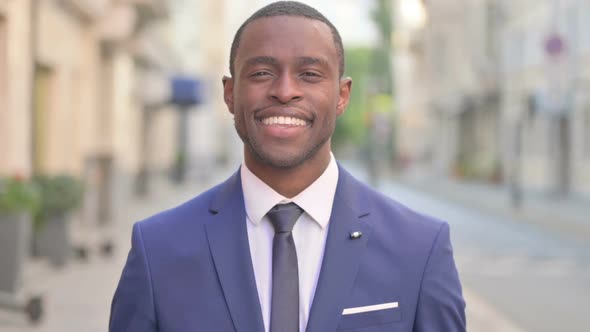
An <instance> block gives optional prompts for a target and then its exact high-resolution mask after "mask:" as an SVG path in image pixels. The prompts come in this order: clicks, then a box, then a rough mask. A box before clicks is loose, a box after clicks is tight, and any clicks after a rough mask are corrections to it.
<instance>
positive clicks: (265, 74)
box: [250, 70, 322, 82]
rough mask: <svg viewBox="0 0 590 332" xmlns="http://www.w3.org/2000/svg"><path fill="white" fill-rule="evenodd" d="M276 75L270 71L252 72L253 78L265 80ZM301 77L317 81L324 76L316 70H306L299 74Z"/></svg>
mask: <svg viewBox="0 0 590 332" xmlns="http://www.w3.org/2000/svg"><path fill="white" fill-rule="evenodd" d="M272 76H274V74H273V73H271V72H269V71H264V70H263V71H257V72H254V73H252V74H250V77H251V78H253V79H259V80H265V79H267V78H269V77H272ZM299 77H300V78H301V79H303V80H306V81H311V82H315V81H318V80H319V79H321V78H322V75H321V74H320V73H318V72H315V71H304V72H301V73H300V74H299Z"/></svg>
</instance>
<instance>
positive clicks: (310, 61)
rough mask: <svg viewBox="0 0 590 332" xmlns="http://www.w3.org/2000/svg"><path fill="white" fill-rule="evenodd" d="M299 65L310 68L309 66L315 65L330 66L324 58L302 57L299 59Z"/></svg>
mask: <svg viewBox="0 0 590 332" xmlns="http://www.w3.org/2000/svg"><path fill="white" fill-rule="evenodd" d="M297 64H298V65H300V66H308V65H315V64H319V65H322V66H328V61H327V60H326V59H324V58H316V57H309V56H302V57H299V58H297Z"/></svg>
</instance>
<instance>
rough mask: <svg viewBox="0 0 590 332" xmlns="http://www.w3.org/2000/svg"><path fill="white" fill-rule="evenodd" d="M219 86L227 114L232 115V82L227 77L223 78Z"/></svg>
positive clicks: (231, 79)
mask: <svg viewBox="0 0 590 332" xmlns="http://www.w3.org/2000/svg"><path fill="white" fill-rule="evenodd" d="M221 84H223V101H225V105H227V109H228V110H229V112H230V113H231V114H234V80H233V78H231V77H229V76H223V78H222V79H221Z"/></svg>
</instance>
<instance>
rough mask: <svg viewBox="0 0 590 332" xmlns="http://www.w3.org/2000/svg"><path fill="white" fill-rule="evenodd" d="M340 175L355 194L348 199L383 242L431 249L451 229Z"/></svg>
mask: <svg viewBox="0 0 590 332" xmlns="http://www.w3.org/2000/svg"><path fill="white" fill-rule="evenodd" d="M341 174H342V175H343V176H344V177H345V178H346V182H348V185H347V186H348V187H350V188H354V190H352V191H355V192H356V194H355V195H354V196H353V195H348V196H349V197H356V198H353V200H356V201H357V202H358V203H357V204H358V205H360V206H362V209H364V211H366V212H367V217H366V218H363V219H365V220H366V222H367V223H369V224H370V226H371V228H372V229H373V233H374V234H378V235H377V236H378V237H384V240H385V239H392V238H396V239H400V241H402V242H406V241H407V240H409V241H410V242H411V241H414V243H415V244H416V245H418V244H420V243H422V244H423V245H426V246H428V243H430V244H431V243H432V242H433V241H434V240H435V238H436V237H437V236H438V234H439V233H440V232H441V231H442V230H443V229H445V228H448V224H447V222H445V221H443V220H440V219H438V218H436V217H433V216H429V215H426V214H423V213H421V212H419V211H416V210H414V209H411V208H409V207H407V206H406V205H404V204H402V203H400V202H399V201H397V200H395V199H394V198H391V197H388V196H386V195H384V194H383V193H381V192H379V191H377V190H375V189H373V188H371V187H370V186H368V185H367V184H365V183H362V182H361V181H359V180H357V179H356V178H354V177H353V176H351V175H350V174H348V173H347V172H345V171H344V172H341ZM349 191H351V190H349Z"/></svg>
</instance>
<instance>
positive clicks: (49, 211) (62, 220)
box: [33, 175, 84, 266]
mask: <svg viewBox="0 0 590 332" xmlns="http://www.w3.org/2000/svg"><path fill="white" fill-rule="evenodd" d="M34 181H35V183H37V185H38V187H39V190H40V193H41V205H40V207H39V209H38V212H37V214H36V215H35V234H34V244H33V245H34V246H33V247H34V253H35V254H36V255H37V256H41V257H47V258H49V260H50V262H51V263H53V264H54V265H56V266H62V265H64V264H65V263H66V262H67V259H68V257H69V253H70V249H71V241H70V235H69V223H68V221H69V218H70V215H71V212H73V211H74V210H75V209H77V208H78V207H79V206H80V204H81V202H82V195H83V192H84V190H83V186H82V183H81V182H80V181H79V180H77V179H76V178H74V177H72V176H68V175H58V176H36V177H35V178H34Z"/></svg>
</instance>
